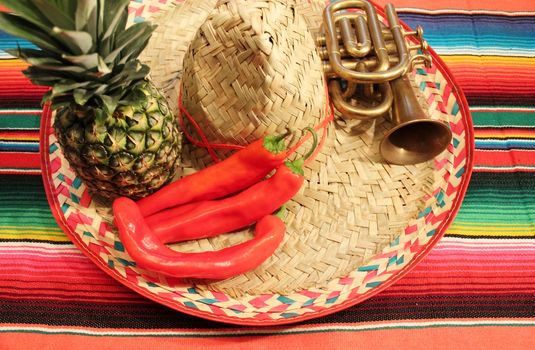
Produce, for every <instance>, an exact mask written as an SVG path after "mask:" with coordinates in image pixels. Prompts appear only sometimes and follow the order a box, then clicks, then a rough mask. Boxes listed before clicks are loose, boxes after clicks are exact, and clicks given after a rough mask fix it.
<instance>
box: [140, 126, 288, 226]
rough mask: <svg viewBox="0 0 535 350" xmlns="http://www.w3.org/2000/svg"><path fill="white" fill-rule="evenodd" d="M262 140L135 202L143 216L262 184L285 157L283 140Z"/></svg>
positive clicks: (265, 138)
mask: <svg viewBox="0 0 535 350" xmlns="http://www.w3.org/2000/svg"><path fill="white" fill-rule="evenodd" d="M288 135H289V133H286V134H284V135H280V136H266V137H264V138H262V139H259V140H257V141H255V142H253V143H251V144H250V145H248V146H247V147H245V148H244V149H242V150H239V151H238V152H236V153H234V154H233V155H231V156H230V157H228V158H227V159H225V160H223V161H221V162H219V163H217V164H214V165H211V166H209V167H207V168H205V169H203V170H201V171H198V172H196V173H194V174H192V175H188V176H185V177H183V178H182V179H179V180H177V181H175V182H173V183H171V184H169V185H167V186H165V187H163V188H161V189H160V190H159V191H157V192H155V193H153V194H151V195H150V196H147V197H145V198H142V199H141V200H139V201H138V202H137V204H138V205H139V208H140V210H141V213H142V214H143V216H149V215H151V214H154V213H157V212H159V211H160V210H163V209H167V208H171V207H175V206H178V205H181V204H184V203H189V202H194V201H201V200H208V199H214V198H221V197H224V196H227V195H229V194H232V193H236V192H238V191H240V190H242V189H244V188H247V187H249V186H251V185H252V184H254V183H257V182H258V181H260V180H262V179H263V178H264V177H265V176H266V175H267V174H269V172H271V171H272V170H273V169H275V168H277V167H278V166H279V165H281V164H282V163H283V162H284V160H285V159H286V158H287V157H288V153H287V151H286V145H285V143H284V138H285V137H286V136H288Z"/></svg>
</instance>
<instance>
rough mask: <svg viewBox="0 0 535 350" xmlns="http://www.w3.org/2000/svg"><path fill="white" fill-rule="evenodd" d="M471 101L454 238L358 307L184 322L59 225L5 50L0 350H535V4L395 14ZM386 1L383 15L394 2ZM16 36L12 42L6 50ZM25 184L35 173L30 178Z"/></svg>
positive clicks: (442, 6) (416, 6)
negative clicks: (114, 273) (102, 266)
mask: <svg viewBox="0 0 535 350" xmlns="http://www.w3.org/2000/svg"><path fill="white" fill-rule="evenodd" d="M393 2H394V4H395V5H396V6H397V7H398V8H399V11H400V18H401V19H402V20H404V21H405V22H406V23H408V24H409V25H411V26H415V25H417V24H421V25H422V26H423V27H424V28H425V29H426V38H427V39H428V40H429V42H430V44H431V46H432V47H433V48H434V49H435V50H436V51H437V52H438V53H439V54H440V55H441V57H442V58H443V59H444V61H445V62H446V63H447V64H448V66H449V68H450V69H451V71H452V72H453V74H454V76H455V78H456V80H457V82H458V83H459V85H460V86H461V88H462V89H464V92H465V94H466V96H467V99H468V101H469V104H470V110H471V113H472V117H473V122H474V125H475V136H476V153H475V169H474V170H475V172H474V174H473V176H472V181H471V183H470V187H469V189H468V193H467V195H466V198H465V201H464V203H463V206H462V207H461V210H460V211H459V213H458V215H457V217H456V220H455V221H454V222H453V224H452V225H451V226H450V228H449V229H448V231H447V234H446V236H445V237H444V238H443V239H442V240H441V241H440V242H439V244H438V245H437V246H435V248H434V249H433V250H432V251H431V252H430V254H429V255H428V256H427V257H426V258H425V259H424V260H423V261H422V262H421V263H419V264H418V265H417V266H416V268H414V269H413V270H412V271H411V272H410V273H408V274H407V275H406V276H405V277H404V278H402V279H401V280H400V281H398V282H397V283H396V284H395V285H393V286H391V287H390V288H388V289H387V290H385V291H384V292H382V293H381V294H379V295H377V296H375V297H373V298H371V299H369V300H367V301H365V302H364V303H362V304H359V305H357V306H355V307H352V308H349V309H347V310H344V311H341V312H338V313H336V314H334V315H331V316H327V317H324V318H320V319H316V320H312V321H308V322H305V323H302V324H297V325H291V326H284V327H270V328H247V327H236V326H229V325H224V324H217V323H214V322H210V321H205V320H202V319H199V318H195V317H192V316H188V315H184V314H181V313H178V312H175V311H172V310H170V309H168V308H165V307H163V306H160V305H158V304H156V303H154V302H151V301H149V300H147V299H144V298H142V297H141V296H139V295H137V294H136V293H134V292H132V291H130V290H128V289H126V288H124V287H123V286H122V285H119V284H118V283H117V282H115V281H114V280H113V279H111V278H110V277H109V276H107V275H106V274H105V273H104V272H102V271H100V270H99V269H98V268H96V267H95V266H94V265H93V264H92V263H91V262H90V261H89V260H88V259H87V258H86V257H85V256H84V255H83V254H82V253H81V252H80V251H78V250H77V249H76V248H75V247H74V246H73V245H72V244H71V243H70V242H69V240H68V239H67V237H66V236H65V234H64V233H63V232H62V231H61V230H60V229H59V228H58V226H57V224H56V223H55V221H54V219H53V217H52V215H51V213H50V210H49V206H48V203H47V200H46V196H45V192H44V190H43V185H42V183H41V179H40V177H38V176H30V175H28V173H30V174H36V173H38V172H39V161H38V156H37V153H38V149H37V142H38V134H37V132H38V125H39V116H40V112H41V109H40V106H39V99H40V96H41V95H42V94H43V92H44V89H42V88H38V87H34V86H31V84H29V83H28V81H27V80H26V79H25V78H24V77H23V76H22V75H21V69H23V67H24V64H22V63H21V62H20V61H18V60H14V59H11V58H9V57H8V56H7V55H5V54H2V53H0V168H2V171H3V172H4V173H9V174H7V175H2V176H0V349H22V348H23V349H33V348H36V349H37V348H39V349H49V348H50V349H58V348H61V347H68V348H69V349H74V350H76V349H92V348H95V349H117V348H121V349H168V348H169V349H189V348H191V349H202V348H205V347H206V348H210V347H213V348H217V349H236V348H237V349H251V348H254V349H279V348H281V349H282V348H284V349H294V348H305V347H306V348H308V349H327V348H339V349H349V348H357V347H359V348H365V349H366V348H370V349H383V348H407V349H429V348H431V349H440V348H444V349H453V348H460V349H468V348H473V349H475V348H477V349H483V348H485V349H504V348H511V349H533V348H535V328H533V327H534V326H535V176H533V173H532V172H533V170H534V169H535V41H534V40H533V39H534V38H535V2H533V1H528V0H526V1H513V0H511V1H499V0H481V1H477V2H475V1H473V2H472V1H468V0H465V1H462V0H443V1H440V2H439V1H430V0H424V1H417V0H397V1H393ZM379 3H381V4H384V3H385V1H380V2H379ZM13 40H14V39H13V38H12V37H10V36H7V35H5V34H0V48H2V47H7V46H11V45H12V44H13ZM20 174H24V175H20Z"/></svg>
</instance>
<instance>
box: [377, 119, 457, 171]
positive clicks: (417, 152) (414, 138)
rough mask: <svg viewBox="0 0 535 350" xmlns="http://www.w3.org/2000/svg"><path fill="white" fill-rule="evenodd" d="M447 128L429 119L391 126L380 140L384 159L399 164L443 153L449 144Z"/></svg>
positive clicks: (419, 161) (449, 135)
mask: <svg viewBox="0 0 535 350" xmlns="http://www.w3.org/2000/svg"><path fill="white" fill-rule="evenodd" d="M451 137H452V133H451V130H450V128H449V127H448V126H447V125H446V124H445V123H443V122H441V121H438V120H432V119H424V120H416V119H415V120H411V121H408V122H406V123H403V124H399V125H397V126H394V127H393V128H392V129H390V130H389V131H388V133H387V134H386V135H385V137H384V138H383V140H382V141H381V145H380V151H381V155H382V156H383V158H384V159H385V160H386V161H387V162H389V163H391V164H398V165H409V164H416V163H422V162H426V161H428V160H431V159H433V158H434V157H436V156H438V155H439V154H440V153H442V152H443V151H444V150H445V149H446V148H447V147H448V145H449V144H450V142H451Z"/></svg>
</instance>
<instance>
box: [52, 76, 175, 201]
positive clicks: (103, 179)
mask: <svg viewBox="0 0 535 350" xmlns="http://www.w3.org/2000/svg"><path fill="white" fill-rule="evenodd" d="M138 91H140V92H142V94H138V95H139V96H140V100H139V101H137V103H135V104H132V105H126V106H124V105H121V106H118V107H117V108H116V109H115V111H114V113H113V114H112V115H111V116H108V117H105V118H98V117H97V115H98V114H99V113H96V112H97V110H96V109H95V108H94V107H81V106H79V105H71V106H66V107H61V108H59V109H57V110H56V117H55V122H54V131H55V134H56V137H57V139H58V142H59V144H60V147H61V149H62V151H63V154H64V156H65V158H66V159H67V161H68V162H69V165H70V166H71V168H72V169H73V170H74V172H75V173H76V174H77V176H78V177H80V178H81V180H82V181H83V182H84V184H85V185H86V187H87V188H88V190H89V193H90V194H91V195H92V196H93V197H94V198H95V199H96V200H97V201H99V202H103V203H104V204H109V203H111V202H112V201H113V200H114V199H115V198H118V197H121V196H125V197H129V198H132V199H133V200H138V199H140V198H143V197H145V196H147V195H149V194H151V193H153V192H155V191H156V190H158V189H159V188H160V187H162V186H163V185H165V184H166V183H168V182H169V181H170V180H171V179H172V178H173V177H174V176H175V173H176V170H177V168H178V164H179V163H180V155H181V147H182V134H181V132H180V128H179V125H178V122H177V120H176V118H175V117H174V115H173V114H172V112H171V110H170V108H169V105H168V102H167V100H166V99H165V98H164V97H163V96H162V95H161V93H160V92H159V91H158V90H157V89H156V88H155V87H154V85H153V84H152V83H151V82H149V81H146V82H145V83H143V84H141V85H140V86H139V87H138ZM143 96H144V97H143Z"/></svg>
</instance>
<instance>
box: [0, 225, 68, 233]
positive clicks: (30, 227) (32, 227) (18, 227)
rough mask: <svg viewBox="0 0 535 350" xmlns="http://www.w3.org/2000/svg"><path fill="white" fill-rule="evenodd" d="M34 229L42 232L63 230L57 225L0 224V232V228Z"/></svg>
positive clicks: (0, 230) (0, 229)
mask: <svg viewBox="0 0 535 350" xmlns="http://www.w3.org/2000/svg"><path fill="white" fill-rule="evenodd" d="M7 229H11V230H19V231H24V230H36V231H43V232H63V231H62V230H61V229H60V228H59V227H47V228H45V227H43V226H12V225H6V226H0V232H2V230H7Z"/></svg>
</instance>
